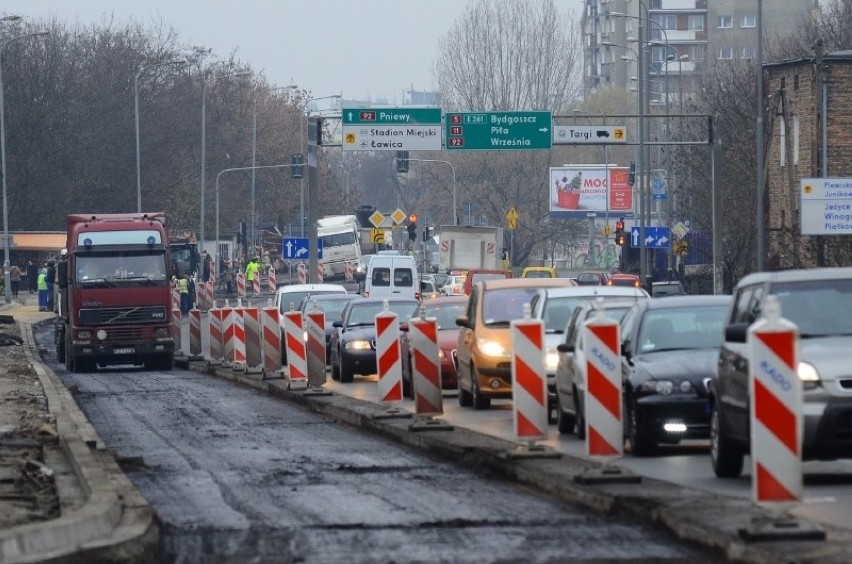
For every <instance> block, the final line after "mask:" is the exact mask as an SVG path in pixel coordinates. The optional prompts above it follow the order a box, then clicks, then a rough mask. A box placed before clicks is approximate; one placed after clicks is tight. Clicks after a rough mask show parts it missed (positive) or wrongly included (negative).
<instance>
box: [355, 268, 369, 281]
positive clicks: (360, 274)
mask: <svg viewBox="0 0 852 564" xmlns="http://www.w3.org/2000/svg"><path fill="white" fill-rule="evenodd" d="M365 278H367V273H366V272H361V271H359V270H356V271H355V281H356V282H363V281H364V279H365Z"/></svg>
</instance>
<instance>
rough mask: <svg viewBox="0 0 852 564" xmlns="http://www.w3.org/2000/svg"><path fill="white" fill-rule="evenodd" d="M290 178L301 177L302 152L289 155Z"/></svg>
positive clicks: (303, 158) (303, 167)
mask: <svg viewBox="0 0 852 564" xmlns="http://www.w3.org/2000/svg"><path fill="white" fill-rule="evenodd" d="M290 165H291V166H290V178H303V177H304V169H305V157H304V155H302V153H295V154H294V155H293V156H292V157H290Z"/></svg>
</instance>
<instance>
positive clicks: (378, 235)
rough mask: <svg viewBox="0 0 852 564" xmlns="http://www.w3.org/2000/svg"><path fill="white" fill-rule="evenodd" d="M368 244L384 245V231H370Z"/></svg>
mask: <svg viewBox="0 0 852 564" xmlns="http://www.w3.org/2000/svg"><path fill="white" fill-rule="evenodd" d="M370 242H371V243H378V244H379V245H384V243H385V231H384V229H370Z"/></svg>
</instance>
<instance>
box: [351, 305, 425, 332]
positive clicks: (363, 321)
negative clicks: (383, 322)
mask: <svg viewBox="0 0 852 564" xmlns="http://www.w3.org/2000/svg"><path fill="white" fill-rule="evenodd" d="M388 305H389V307H390V310H391V311H392V312H394V313H395V314H397V316H398V317H399V321H400V322H403V321H408V320H410V319H411V316H412V315H413V314H414V310H415V309H417V306H418V305H419V304H418V303H417V302H416V301H412V302H389V304H388ZM384 309H385V308H384V305H383V304H382V303H380V302H377V303H369V304H352V308H351V309H350V310H349V317H348V319H347V320H346V326H347V327H351V326H353V325H375V324H376V314H377V313H381V312H382V311H384Z"/></svg>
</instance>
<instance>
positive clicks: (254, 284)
mask: <svg viewBox="0 0 852 564" xmlns="http://www.w3.org/2000/svg"><path fill="white" fill-rule="evenodd" d="M251 291H252V293H253V294H254V295H255V296H259V295H260V275H259V274H255V275H254V280H252V281H251Z"/></svg>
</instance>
